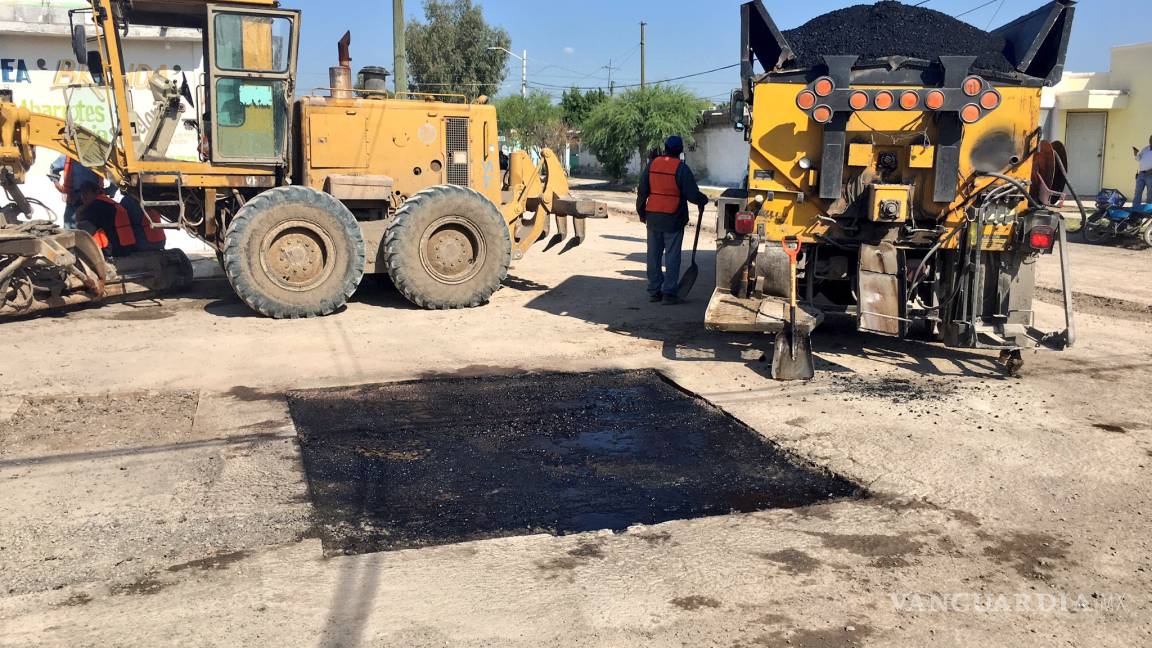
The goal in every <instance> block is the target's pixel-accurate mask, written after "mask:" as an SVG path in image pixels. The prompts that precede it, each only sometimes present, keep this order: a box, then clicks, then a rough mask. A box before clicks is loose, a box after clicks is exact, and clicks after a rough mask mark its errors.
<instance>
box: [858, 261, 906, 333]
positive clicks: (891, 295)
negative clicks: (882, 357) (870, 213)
mask: <svg viewBox="0 0 1152 648" xmlns="http://www.w3.org/2000/svg"><path fill="white" fill-rule="evenodd" d="M858 276H859V280H858V281H859V285H858V286H857V294H858V295H859V311H858V314H857V328H858V329H859V330H861V331H865V332H868V333H878V334H880V335H889V336H893V337H904V336H905V335H907V333H908V324H909V321H908V316H907V313H908V303H907V302H908V300H907V299H906V298H905V295H904V291H905V285H904V277H905V273H904V255H903V254H901V253H900V251H899V250H898V249H896V246H895V245H893V244H892V243H890V242H887V241H885V242H882V243H880V244H879V245H861V246H860V272H859V275H858Z"/></svg>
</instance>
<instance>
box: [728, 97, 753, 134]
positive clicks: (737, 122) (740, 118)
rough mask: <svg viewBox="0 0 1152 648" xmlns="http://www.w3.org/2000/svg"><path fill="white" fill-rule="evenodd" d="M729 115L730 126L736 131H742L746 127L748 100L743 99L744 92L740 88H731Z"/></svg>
mask: <svg viewBox="0 0 1152 648" xmlns="http://www.w3.org/2000/svg"><path fill="white" fill-rule="evenodd" d="M728 110H729V111H730V112H729V117H730V118H731V119H732V127H733V128H735V129H736V130H738V131H742V130H744V129H745V128H746V127H747V123H746V122H747V118H748V102H747V101H746V100H745V99H744V92H743V91H742V90H733V91H732V98H731V100H730V101H729V103H728Z"/></svg>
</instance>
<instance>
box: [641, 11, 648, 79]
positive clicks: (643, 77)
mask: <svg viewBox="0 0 1152 648" xmlns="http://www.w3.org/2000/svg"><path fill="white" fill-rule="evenodd" d="M647 25H648V23H646V22H643V21H641V23H640V88H641V89H643V88H644V87H645V86H646V85H647V83H646V81H647V80H646V78H645V76H644V73H645V71H646V66H645V63H647V61H646V60H645V58H646V56H647V52H646V51H645V46H646V43H645V41H644V27H646V26H647Z"/></svg>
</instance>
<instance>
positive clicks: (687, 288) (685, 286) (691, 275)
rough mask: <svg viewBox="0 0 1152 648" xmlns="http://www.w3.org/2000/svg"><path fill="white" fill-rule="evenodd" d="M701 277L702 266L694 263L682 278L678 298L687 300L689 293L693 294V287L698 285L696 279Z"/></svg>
mask: <svg viewBox="0 0 1152 648" xmlns="http://www.w3.org/2000/svg"><path fill="white" fill-rule="evenodd" d="M699 276H700V266H698V265H696V264H695V263H693V264H692V265H690V266H688V270H687V271H685V272H684V276H683V277H680V287H679V288H677V289H676V296H677V297H679V298H680V299H687V297H688V293H690V292H692V286H695V285H696V278H697V277H699Z"/></svg>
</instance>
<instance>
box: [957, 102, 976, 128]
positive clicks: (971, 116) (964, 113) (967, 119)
mask: <svg viewBox="0 0 1152 648" xmlns="http://www.w3.org/2000/svg"><path fill="white" fill-rule="evenodd" d="M960 119H963V120H964V123H965V124H975V123H976V122H978V121H980V106H977V105H976V104H968V105H967V106H964V108H963V109H962V110H961V111H960Z"/></svg>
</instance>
